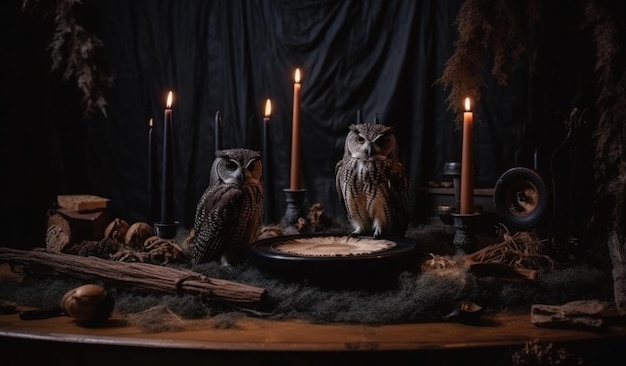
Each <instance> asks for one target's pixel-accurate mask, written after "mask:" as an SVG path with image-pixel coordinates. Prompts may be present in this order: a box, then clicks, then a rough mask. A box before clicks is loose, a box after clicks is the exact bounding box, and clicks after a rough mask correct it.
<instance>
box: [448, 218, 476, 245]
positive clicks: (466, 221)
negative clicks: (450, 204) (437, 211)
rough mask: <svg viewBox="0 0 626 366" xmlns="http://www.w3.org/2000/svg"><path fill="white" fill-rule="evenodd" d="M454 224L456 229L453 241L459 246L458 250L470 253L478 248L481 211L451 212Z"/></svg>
mask: <svg viewBox="0 0 626 366" xmlns="http://www.w3.org/2000/svg"><path fill="white" fill-rule="evenodd" d="M451 216H452V219H453V224H452V226H453V227H454V229H455V230H456V232H455V234H454V239H453V241H452V243H453V244H454V245H455V246H456V247H457V252H459V253H461V254H469V253H472V252H473V251H475V250H476V224H477V221H478V218H479V217H480V214H479V213H473V214H459V213H453V214H451Z"/></svg>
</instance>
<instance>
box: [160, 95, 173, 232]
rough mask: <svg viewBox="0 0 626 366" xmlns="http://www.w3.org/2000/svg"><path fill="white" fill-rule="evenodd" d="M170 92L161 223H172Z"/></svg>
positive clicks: (166, 114) (166, 126) (165, 121)
mask: <svg viewBox="0 0 626 366" xmlns="http://www.w3.org/2000/svg"><path fill="white" fill-rule="evenodd" d="M172 98H173V96H172V92H171V91H170V92H169V94H168V95H167V105H166V108H165V117H164V119H163V174H162V185H161V187H162V188H161V223H162V224H173V223H174V195H173V189H172V186H173V184H174V175H173V171H172Z"/></svg>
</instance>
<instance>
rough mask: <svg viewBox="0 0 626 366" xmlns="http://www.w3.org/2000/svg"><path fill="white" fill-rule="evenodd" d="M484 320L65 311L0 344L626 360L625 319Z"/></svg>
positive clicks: (415, 358)
mask: <svg viewBox="0 0 626 366" xmlns="http://www.w3.org/2000/svg"><path fill="white" fill-rule="evenodd" d="M18 310H19V308H18ZM482 320H483V321H482V322H481V324H480V325H464V324H460V323H452V322H450V323H419V324H398V325H380V326H373V325H346V324H311V323H307V322H304V321H297V320H289V321H273V320H264V319H258V318H254V317H242V318H238V319H236V320H235V321H234V322H233V324H232V326H230V327H227V328H216V327H215V324H214V323H213V321H212V320H211V319H207V320H184V322H185V324H184V330H180V331H167V332H159V333H149V332H146V331H144V330H142V329H140V328H138V327H136V326H131V325H128V322H126V321H124V318H123V317H122V316H121V315H118V314H114V315H113V316H112V317H111V318H110V319H109V320H108V321H107V322H106V323H105V324H103V325H102V326H100V327H97V328H85V327H81V326H79V325H78V324H76V323H75V322H74V321H73V320H72V319H71V318H69V317H67V316H60V317H56V318H50V319H44V320H31V321H24V320H21V319H20V318H19V315H18V314H17V313H16V314H8V315H0V349H1V350H2V351H1V352H2V353H1V354H2V355H4V356H3V357H10V359H11V360H12V362H11V363H10V365H32V364H47V365H50V364H56V363H55V361H58V364H62V365H64V366H68V365H73V364H76V365H78V364H81V365H85V364H87V363H88V364H89V365H105V364H106V365H109V366H110V365H112V364H137V365H151V366H152V365H160V364H174V363H176V364H184V363H186V362H189V363H192V362H193V363H200V364H206V365H216V364H229V365H234V364H242V363H245V364H259V363H263V364H265V363H269V362H271V363H273V364H298V365H309V364H311V365H312V364H319V363H320V362H324V363H331V364H332V363H344V364H345V363H346V362H350V363H351V364H352V363H353V362H358V363H361V364H363V363H364V364H389V363H390V360H394V363H395V364H397V362H400V363H421V364H424V363H426V364H429V362H430V363H433V364H438V365H445V364H464V365H467V363H468V362H469V364H483V365H488V364H496V363H500V362H502V361H503V360H504V359H507V358H510V357H511V352H513V351H514V350H517V349H520V348H521V347H523V346H524V345H525V344H526V343H527V342H530V341H533V340H538V341H539V342H541V343H544V344H548V343H553V344H554V345H555V346H559V347H566V348H567V349H569V350H573V351H576V352H583V353H584V354H585V355H586V356H587V357H589V356H590V357H593V358H594V361H596V362H597V360H600V361H601V362H602V361H604V360H609V359H610V358H611V357H617V356H618V355H619V357H622V356H621V352H623V346H625V345H626V325H624V324H616V325H612V326H610V327H608V328H607V329H605V330H603V331H587V330H572V329H567V330H566V329H549V328H540V327H536V326H535V325H533V324H532V323H531V322H530V314H518V313H498V314H486V315H484V316H483V318H482ZM620 346H621V347H620ZM7 355H10V356H7ZM599 358H601V359H599ZM120 362H121V363H120ZM3 364H6V365H9V363H4V362H3ZM505 364H510V362H506V363H505ZM600 364H602V363H600Z"/></svg>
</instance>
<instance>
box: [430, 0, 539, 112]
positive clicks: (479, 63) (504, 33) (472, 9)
mask: <svg viewBox="0 0 626 366" xmlns="http://www.w3.org/2000/svg"><path fill="white" fill-rule="evenodd" d="M538 19H539V16H538V12H537V4H536V0H529V1H515V0H496V1H487V0H466V1H465V2H464V3H463V5H462V6H461V9H460V10H459V14H458V16H457V19H456V24H457V29H458V32H459V38H458V40H457V41H456V42H455V51H454V53H453V55H452V56H451V57H450V59H448V62H447V63H446V67H445V69H444V71H443V74H442V76H441V78H440V79H439V80H438V83H441V84H443V85H444V86H446V87H451V90H450V94H449V95H448V98H447V102H448V107H449V109H450V110H452V111H454V112H455V113H456V114H457V116H458V121H459V123H460V121H461V116H462V114H463V105H462V101H463V100H465V98H466V97H470V98H472V101H473V102H474V103H477V102H478V101H479V100H480V88H481V86H482V84H483V77H482V72H481V71H482V68H483V65H484V64H485V61H486V60H487V57H493V67H492V69H491V75H492V76H493V77H494V79H495V80H496V81H497V82H498V83H499V84H500V85H506V84H507V82H508V78H509V75H510V73H511V71H512V70H513V67H514V66H515V64H516V62H517V61H518V60H519V59H520V57H521V56H522V55H523V54H524V52H525V51H526V50H527V49H528V47H529V44H530V39H529V37H530V34H531V32H530V28H531V27H532V25H533V24H534V23H536V22H537V21H538Z"/></svg>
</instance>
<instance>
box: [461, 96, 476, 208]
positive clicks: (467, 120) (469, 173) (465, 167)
mask: <svg viewBox="0 0 626 366" xmlns="http://www.w3.org/2000/svg"><path fill="white" fill-rule="evenodd" d="M473 124H474V114H473V113H472V112H471V111H470V99H469V98H465V112H464V113H463V155H462V156H461V208H460V210H459V213H461V214H473V213H474V156H473V152H472V129H473Z"/></svg>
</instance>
